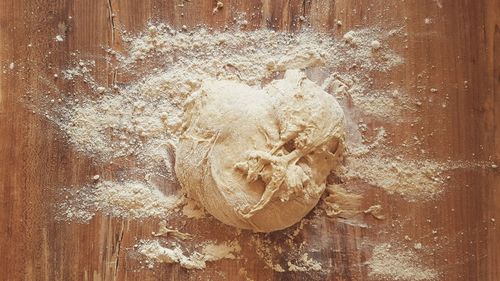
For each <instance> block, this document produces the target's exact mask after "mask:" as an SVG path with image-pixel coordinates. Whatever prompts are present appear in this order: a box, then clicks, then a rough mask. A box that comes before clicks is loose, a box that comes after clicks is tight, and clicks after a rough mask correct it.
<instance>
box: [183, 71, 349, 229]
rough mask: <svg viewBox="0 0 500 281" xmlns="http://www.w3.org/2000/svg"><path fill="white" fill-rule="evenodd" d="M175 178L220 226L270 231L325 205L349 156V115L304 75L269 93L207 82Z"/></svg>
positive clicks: (192, 111) (192, 105)
mask: <svg viewBox="0 0 500 281" xmlns="http://www.w3.org/2000/svg"><path fill="white" fill-rule="evenodd" d="M182 130H183V131H182V136H181V138H180V141H179V144H178V147H177V150H176V163H175V171H176V174H177V177H178V179H179V182H180V183H181V185H182V187H183V189H184V190H185V192H186V193H187V195H188V196H189V197H191V198H193V199H194V200H196V201H198V202H199V203H201V205H202V206H203V207H205V209H206V210H207V211H208V212H209V213H210V214H211V215H213V216H214V217H216V218H217V219H219V220H220V221H222V222H224V223H226V224H229V225H233V226H235V227H238V228H243V229H252V230H255V231H259V232H271V231H275V230H279V229H283V228H286V227H289V226H291V225H293V224H295V223H296V222H298V221H300V219H301V218H303V217H304V216H305V215H306V214H307V213H308V212H309V211H310V210H311V209H312V208H313V207H314V206H315V205H316V204H317V202H318V200H319V198H320V196H321V194H322V193H323V191H324V190H325V185H326V178H327V176H328V175H329V174H330V173H331V171H332V170H333V169H334V168H335V166H336V165H337V163H338V159H339V157H340V156H341V155H342V151H343V138H344V115H343V112H342V109H341V108H340V106H339V104H338V103H337V101H336V100H335V98H333V97H332V96H331V95H329V94H327V93H326V92H324V91H323V90H322V89H321V88H320V87H318V86H317V85H316V84H315V83H313V82H312V81H310V80H308V79H307V78H306V76H305V75H304V74H303V73H302V72H300V71H298V70H289V71H287V72H286V73H285V77H284V79H282V80H275V81H273V82H271V83H270V84H269V85H268V86H266V87H265V88H264V89H255V88H251V87H249V86H247V85H244V84H241V83H238V82H234V81H215V80H211V81H205V82H204V83H203V85H202V87H201V89H200V91H198V92H196V93H195V94H194V95H193V97H192V99H191V100H190V101H189V102H188V104H187V112H186V120H185V122H184V124H183V127H182Z"/></svg>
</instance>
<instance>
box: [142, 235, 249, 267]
mask: <svg viewBox="0 0 500 281" xmlns="http://www.w3.org/2000/svg"><path fill="white" fill-rule="evenodd" d="M136 248H137V252H139V253H140V254H142V255H143V256H144V257H145V258H146V263H147V264H148V267H150V268H153V267H154V265H155V263H178V264H180V265H181V266H182V267H184V268H187V269H203V268H205V267H206V262H211V261H217V260H221V259H235V258H236V254H238V253H239V252H240V251H241V247H240V245H239V244H238V242H237V241H232V242H224V243H221V244H215V243H213V242H207V243H204V244H202V245H199V246H198V247H197V248H198V250H194V251H193V250H191V251H189V254H185V252H186V250H185V249H184V250H183V249H182V248H183V247H182V246H181V245H180V244H177V243H174V245H173V246H171V247H167V246H162V244H160V242H159V241H158V240H146V241H140V242H139V243H138V244H137V245H136Z"/></svg>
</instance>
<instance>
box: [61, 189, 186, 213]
mask: <svg viewBox="0 0 500 281" xmlns="http://www.w3.org/2000/svg"><path fill="white" fill-rule="evenodd" d="M66 192H67V193H68V195H66V198H65V200H64V201H63V202H62V203H60V204H59V205H58V210H59V219H61V220H76V221H81V222H87V221H89V220H90V219H92V217H93V216H94V215H95V213H96V212H97V211H101V212H103V213H104V214H106V215H110V216H114V217H127V218H132V219H143V218H148V217H163V216H166V215H167V214H168V213H169V212H171V211H172V210H173V209H174V208H175V207H177V206H178V205H179V202H180V200H179V197H178V196H166V195H164V194H163V192H161V191H160V190H158V189H156V188H154V187H152V186H150V185H146V184H143V183H140V182H111V181H103V182H99V183H97V184H96V185H94V186H87V187H85V188H81V189H78V190H76V191H75V190H74V189H68V190H66Z"/></svg>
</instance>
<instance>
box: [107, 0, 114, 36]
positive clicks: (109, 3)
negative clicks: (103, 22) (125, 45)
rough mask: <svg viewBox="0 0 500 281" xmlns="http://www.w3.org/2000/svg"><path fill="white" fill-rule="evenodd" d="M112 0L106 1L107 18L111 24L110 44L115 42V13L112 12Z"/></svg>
mask: <svg viewBox="0 0 500 281" xmlns="http://www.w3.org/2000/svg"><path fill="white" fill-rule="evenodd" d="M111 1H112V0H107V2H108V14H109V20H110V24H111V45H114V44H115V15H114V12H113V4H112V3H111Z"/></svg>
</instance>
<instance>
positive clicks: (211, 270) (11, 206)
mask: <svg viewBox="0 0 500 281" xmlns="http://www.w3.org/2000/svg"><path fill="white" fill-rule="evenodd" d="M223 2H224V8H223V9H222V10H220V11H219V12H218V13H216V14H215V15H214V14H212V10H213V7H214V1H211V0H207V1H201V0H191V1H182V0H175V1H174V0H168V1H160V0H143V1H137V0H75V1H73V0H61V1H42V0H32V1H27V0H0V67H1V73H0V75H1V79H0V280H141V281H146V280H186V279H198V280H219V279H223V280H240V279H241V280H242V278H243V277H242V275H241V274H239V269H240V268H241V267H244V268H245V269H246V271H247V275H248V277H250V278H252V279H254V280H310V279H313V280H367V279H368V272H367V269H366V267H365V266H364V265H363V263H364V262H365V261H366V259H367V258H368V257H369V255H370V251H369V249H370V247H363V243H364V242H365V241H371V243H378V242H385V241H390V240H391V239H396V238H399V239H403V238H402V237H404V236H405V235H408V236H409V237H413V238H418V239H419V240H420V241H422V243H423V244H425V245H429V246H430V247H433V245H435V247H441V248H442V249H441V248H440V250H439V251H438V253H439V254H437V255H434V256H431V257H428V259H429V264H431V265H433V267H434V268H436V269H437V270H439V271H440V272H441V275H440V277H439V279H440V280H454V281H455V280H467V281H469V280H481V281H482V280H485V281H486V280H489V281H495V280H500V227H499V223H500V173H499V172H498V170H497V171H495V170H493V169H475V170H465V171H459V172H453V173H452V181H451V183H450V184H449V185H448V188H447V191H446V193H445V194H444V196H443V198H442V199H439V200H438V201H432V202H429V203H422V204H418V203H408V202H405V201H403V200H400V199H398V198H397V197H396V196H387V195H385V194H383V193H381V192H373V199H370V200H371V201H372V202H376V201H379V202H381V203H382V205H383V206H385V207H386V210H385V212H386V215H387V217H388V218H387V219H386V220H385V221H383V222H376V223H375V222H374V225H375V226H374V227H372V228H369V229H360V228H357V227H355V226H349V225H346V224H339V223H335V222H334V221H332V220H331V219H327V218H325V219H324V220H323V221H320V222H318V223H317V225H316V226H315V227H314V229H313V228H311V229H305V232H304V234H302V235H303V236H304V238H307V236H309V237H308V239H309V240H308V241H312V240H311V239H317V241H322V243H323V244H324V245H323V246H322V247H321V251H320V253H319V255H322V256H323V257H324V258H326V260H328V261H330V263H331V266H329V271H328V273H325V274H316V275H314V274H312V275H311V274H310V273H275V272H272V271H270V270H268V269H266V268H265V267H264V264H263V263H262V261H260V260H259V259H258V258H257V256H255V255H252V254H248V255H247V258H246V259H245V260H234V261H233V260H224V261H219V262H215V263H213V264H210V265H209V267H208V268H207V270H205V271H196V272H193V271H188V270H185V269H182V268H180V267H179V266H176V265H172V266H160V267H158V268H156V269H155V270H147V269H140V267H139V265H138V264H137V262H136V261H135V259H134V258H133V257H131V256H130V255H129V254H128V250H129V249H130V248H131V247H132V246H133V245H134V243H135V242H136V237H147V235H148V233H150V232H151V231H153V230H155V228H156V222H153V221H151V222H150V221H145V222H134V221H127V220H123V219H117V218H109V217H106V216H101V215H99V216H97V217H96V218H94V219H93V220H92V221H91V222H90V224H76V223H64V222H57V221H55V220H54V218H53V217H54V214H53V203H54V198H53V197H54V196H53V191H54V189H56V188H57V187H61V186H70V185H80V184H82V183H86V182H88V180H89V177H91V176H92V175H94V174H101V175H104V176H106V177H108V178H110V177H114V176H118V175H119V173H120V171H119V170H117V168H116V167H113V166H103V165H99V164H95V163H94V162H93V161H92V160H91V159H89V158H87V157H85V156H84V155H81V154H79V153H77V152H75V151H73V150H72V149H71V147H70V146H68V145H67V143H66V142H65V141H64V139H63V138H61V137H59V135H58V133H57V128H56V127H55V126H54V125H53V124H51V123H50V122H48V121H47V120H46V119H45V118H43V117H42V116H40V115H38V114H33V113H32V110H31V109H30V108H29V107H27V106H26V102H24V101H23V96H24V95H25V93H26V91H30V92H32V93H35V94H36V95H41V96H43V94H44V93H43V92H42V93H39V92H37V89H43V87H42V85H41V84H42V81H41V80H40V79H39V77H40V76H45V77H51V76H53V73H54V71H55V69H61V68H63V67H64V66H65V63H66V62H67V61H69V60H70V59H71V54H70V53H71V52H75V51H79V52H80V54H98V53H100V52H102V49H101V47H102V46H106V45H109V46H113V47H115V48H120V44H121V41H120V35H119V32H120V30H123V29H124V30H128V31H140V30H141V29H143V28H144V25H145V23H146V22H147V21H148V20H149V19H156V20H161V21H165V22H168V23H170V24H172V25H173V26H177V27H180V26H182V25H187V26H188V27H192V26H195V25H196V24H205V25H208V26H212V27H222V26H224V25H225V24H228V25H229V24H231V23H232V22H233V18H234V17H235V16H237V14H238V13H241V12H246V13H247V19H248V20H249V22H250V24H249V26H248V27H247V28H250V29H251V28H259V27H266V28H271V29H276V30H291V31H293V30H297V29H299V28H300V26H301V25H304V24H309V23H310V24H311V25H312V26H313V27H315V28H317V29H320V30H328V31H332V32H333V33H335V34H336V35H341V34H343V33H344V32H346V31H347V30H350V29H352V28H355V27H366V26H370V25H378V26H393V27H402V28H403V29H404V30H405V32H407V34H408V35H407V38H406V40H404V43H403V44H399V45H395V46H392V47H393V48H395V49H396V50H397V51H398V52H400V53H401V54H402V55H403V56H404V58H405V63H404V64H403V65H402V66H400V67H398V68H397V69H395V70H394V71H391V72H389V73H387V74H384V75H381V76H380V77H379V78H377V84H380V85H385V84H387V83H388V82H390V81H394V82H395V83H399V84H400V85H401V87H402V88H403V89H404V91H406V92H407V93H408V94H410V95H414V96H418V95H420V96H422V95H424V96H425V95H431V93H429V91H425V92H419V91H417V86H422V87H425V88H427V89H429V88H432V87H436V88H439V89H440V91H441V92H443V93H447V94H448V95H449V100H448V106H447V107H446V108H442V107H441V105H440V104H439V103H434V104H432V105H429V106H425V107H422V109H421V110H420V114H421V118H422V122H421V124H422V126H423V127H424V129H423V130H422V131H420V129H419V128H411V127H398V126H397V125H395V126H394V127H392V128H391V127H389V128H387V130H388V131H389V133H390V139H391V140H392V141H393V143H394V144H398V143H402V142H403V141H404V140H405V139H407V138H408V137H411V136H413V135H414V134H422V135H425V136H427V135H428V134H429V133H433V135H432V136H429V137H426V138H424V141H423V144H422V149H425V150H426V151H428V152H429V155H430V157H432V158H435V159H448V158H450V159H462V160H488V161H494V162H496V163H499V162H500V93H499V91H500V1H498V0H479V1H475V0H474V1H473V0H434V1H432V0H425V1H424V0H406V1H385V0H384V1H382V0H372V1H368V0H337V1H336V0H304V1H297V0H286V1H285V0H277V1H271V0H262V1H258V0H224V1H223ZM180 4H183V6H181V5H180ZM300 16H305V18H306V21H301V20H300V19H299V17H300ZM425 18H430V19H431V20H432V22H431V24H425V23H424V19H425ZM336 20H340V21H342V23H343V24H342V26H337V25H336ZM60 32H65V33H66V35H67V36H66V39H65V41H64V42H62V43H56V42H55V41H54V40H53V38H54V36H55V35H56V34H58V33H60ZM29 44H31V47H30V46H29ZM405 45H407V46H408V48H405ZM11 62H14V63H15V69H14V70H10V69H9V68H8V66H9V64H10V63H11ZM94 74H95V75H96V77H97V78H98V79H99V80H100V81H108V84H111V83H112V81H113V79H118V80H119V79H120V76H119V75H117V74H114V73H113V70H112V69H109V66H108V65H106V63H105V62H104V61H99V60H98V67H97V71H96V72H95V73H94ZM419 74H423V75H420V76H419ZM464 81H468V82H467V84H466V85H464ZM59 86H60V87H62V88H63V90H65V91H68V92H69V91H71V85H63V84H61V85H59ZM64 87H67V88H64ZM372 125H373V124H372ZM368 203H370V202H368ZM452 209H453V210H454V211H452ZM492 219H496V222H495V221H493V220H492ZM428 220H430V221H428ZM394 221H398V222H400V223H399V224H398V225H396V226H395V227H391V223H392V222H394ZM186 227H187V229H188V230H194V229H196V228H197V227H198V226H196V225H195V224H193V223H190V224H188V225H187V226H186ZM217 228H218V227H217ZM217 228H216V229H211V230H210V226H206V227H205V228H204V229H207V231H211V232H212V233H214V232H217V231H218V229H217ZM435 229H437V230H438V231H439V236H438V237H439V241H434V240H433V237H432V235H431V234H430V233H431V231H432V230H435ZM221 236H223V234H221ZM270 237H271V239H273V237H274V238H276V239H278V238H277V237H278V236H273V235H271V236H270ZM367 239H368V240H367ZM242 241H247V242H248V240H245V238H242ZM242 247H243V250H244V251H248V250H250V248H248V247H246V245H242Z"/></svg>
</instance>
